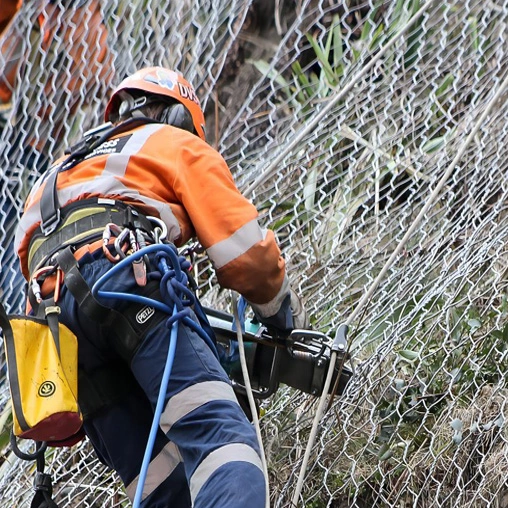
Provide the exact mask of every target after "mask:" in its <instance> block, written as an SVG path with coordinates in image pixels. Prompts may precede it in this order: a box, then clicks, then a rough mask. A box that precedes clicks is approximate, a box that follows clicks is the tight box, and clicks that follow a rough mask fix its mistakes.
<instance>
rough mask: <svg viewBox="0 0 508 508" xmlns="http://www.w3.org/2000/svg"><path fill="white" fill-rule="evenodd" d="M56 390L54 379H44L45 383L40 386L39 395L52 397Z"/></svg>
mask: <svg viewBox="0 0 508 508" xmlns="http://www.w3.org/2000/svg"><path fill="white" fill-rule="evenodd" d="M55 392H56V386H55V383H53V381H44V383H42V384H41V386H39V392H38V393H39V396H40V397H51V395H53V394H54V393H55Z"/></svg>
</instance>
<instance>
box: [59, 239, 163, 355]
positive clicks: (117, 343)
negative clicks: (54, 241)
mask: <svg viewBox="0 0 508 508" xmlns="http://www.w3.org/2000/svg"><path fill="white" fill-rule="evenodd" d="M56 262H57V264H58V266H59V267H60V269H61V270H62V271H63V273H64V283H65V285H66V287H67V289H68V290H69V291H70V292H71V294H72V296H73V297H74V299H75V300H76V301H77V303H78V305H79V309H80V311H82V312H83V313H84V314H85V315H86V316H87V317H88V318H90V319H92V320H94V321H96V322H98V323H99V324H100V325H101V326H102V327H103V328H107V330H108V332H110V333H109V334H108V335H109V336H108V340H110V341H111V346H112V347H113V348H114V350H115V351H116V352H117V353H118V354H119V355H120V356H121V357H122V358H123V359H124V360H125V361H126V362H128V363H130V361H131V359H132V356H133V355H134V353H135V351H136V349H137V348H138V346H139V344H140V343H141V340H142V339H143V337H144V335H145V334H146V333H147V331H148V330H150V329H151V328H152V327H154V326H157V324H159V323H160V322H161V321H163V320H165V319H167V316H166V315H165V314H164V313H163V312H160V311H157V310H154V312H153V315H152V317H151V318H150V319H149V320H146V321H145V320H139V321H138V320H137V319H136V316H138V314H139V313H140V312H142V311H143V309H144V307H146V305H144V304H140V303H136V302H131V303H129V304H128V306H127V308H126V309H125V310H123V311H122V312H118V311H117V310H115V309H112V308H110V307H106V306H104V305H102V304H101V303H99V302H98V301H97V300H96V299H95V298H94V296H93V295H92V291H91V289H90V287H89V286H88V284H87V282H86V281H85V279H84V278H83V276H82V275H81V273H80V271H79V265H78V262H77V261H76V259H75V258H74V256H73V254H72V250H71V248H70V247H67V248H65V249H63V250H62V251H60V252H59V253H58V254H57V256H56ZM140 290H142V291H143V294H144V295H145V296H148V297H151V298H154V299H160V290H159V283H158V282H157V281H152V282H150V283H148V284H147V285H146V286H145V287H144V288H142V289H140Z"/></svg>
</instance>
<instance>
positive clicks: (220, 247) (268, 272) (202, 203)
mask: <svg viewBox="0 0 508 508" xmlns="http://www.w3.org/2000/svg"><path fill="white" fill-rule="evenodd" d="M194 138H195V139H193V142H192V143H186V144H185V146H183V147H182V149H181V150H180V155H179V158H180V160H179V161H178V167H180V168H182V169H181V170H180V171H179V172H178V174H177V176H176V178H175V181H174V182H173V188H174V190H175V193H176V195H177V198H178V199H179V200H180V201H181V203H182V204H183V206H184V207H185V209H186V211H187V213H188V215H189V218H190V221H191V222H192V224H193V226H194V229H195V232H196V236H197V238H198V240H199V241H200V243H201V244H202V245H203V247H204V248H205V249H206V250H207V253H208V256H209V258H210V260H211V262H212V263H213V265H214V267H215V270H216V273H217V278H218V281H219V283H220V285H221V286H223V287H225V288H229V289H233V290H235V291H238V292H239V293H240V294H242V295H243V296H244V297H245V298H246V299H247V300H248V301H249V302H250V303H251V304H252V305H253V307H254V308H255V310H256V311H257V313H258V314H259V315H262V316H271V315H273V314H275V313H277V311H278V310H279V308H280V306H281V304H282V302H283V301H284V299H285V298H286V296H287V295H288V293H289V284H288V281H287V276H286V268H285V262H284V259H283V258H282V256H281V253H280V249H279V247H278V245H277V242H276V240H275V235H274V234H273V232H272V231H269V230H266V229H263V228H261V227H260V225H259V223H258V212H257V210H256V208H255V207H254V206H253V205H252V203H250V202H249V201H248V200H247V199H246V198H245V197H244V196H243V195H242V194H241V193H240V191H239V190H238V189H237V187H236V185H235V183H234V181H233V177H232V175H231V172H230V171H229V168H228V166H227V164H226V162H225V161H224V159H223V158H222V157H221V155H220V154H219V153H218V152H217V151H215V150H214V149H212V148H211V147H210V146H208V145H207V144H206V143H205V142H203V141H202V140H200V139H199V138H197V137H196V136H194Z"/></svg>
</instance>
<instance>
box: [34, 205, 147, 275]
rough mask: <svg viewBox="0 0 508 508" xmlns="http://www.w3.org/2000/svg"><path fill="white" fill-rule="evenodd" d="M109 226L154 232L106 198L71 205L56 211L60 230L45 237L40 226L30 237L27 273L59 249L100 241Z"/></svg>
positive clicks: (138, 216)
mask: <svg viewBox="0 0 508 508" xmlns="http://www.w3.org/2000/svg"><path fill="white" fill-rule="evenodd" d="M87 209H88V210H90V213H87V212H86V210H87ZM92 211H93V212H94V213H91V212H92ZM110 223H113V224H116V225H118V226H123V227H129V228H132V229H140V230H142V231H144V232H145V233H148V234H149V233H152V232H153V229H154V225H153V223H152V222H150V220H149V219H147V218H146V217H145V216H144V215H143V214H141V213H139V212H138V211H137V210H135V209H134V208H132V207H131V206H129V205H127V204H126V203H124V202H122V201H115V200H113V199H106V198H89V199H83V200H78V201H74V202H73V203H70V204H68V205H66V206H64V207H63V208H62V209H61V210H60V226H59V227H58V228H57V229H56V230H55V231H54V232H53V233H51V235H49V236H46V235H45V234H44V233H43V231H42V229H41V227H40V226H39V227H38V228H37V229H36V230H35V232H34V233H33V235H32V237H31V238H30V245H29V247H28V272H29V273H30V274H32V273H34V272H35V270H37V268H39V267H41V266H45V264H47V262H48V261H49V260H50V259H51V258H52V256H53V255H54V254H56V253H57V252H58V251H59V250H61V249H62V248H63V247H66V246H69V245H71V246H72V247H73V248H75V249H78V248H79V247H81V246H82V245H86V244H89V243H92V242H94V241H96V240H98V239H100V238H101V237H102V233H103V231H104V228H105V226H106V225H108V224H110Z"/></svg>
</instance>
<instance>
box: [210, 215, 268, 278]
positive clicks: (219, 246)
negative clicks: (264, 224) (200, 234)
mask: <svg viewBox="0 0 508 508" xmlns="http://www.w3.org/2000/svg"><path fill="white" fill-rule="evenodd" d="M266 234H267V230H266V229H262V228H261V227H260V226H259V223H258V221H257V219H253V220H251V221H250V222H247V224H244V225H243V226H242V227H241V228H240V229H238V230H236V231H235V232H234V233H233V234H232V235H231V236H230V237H229V238H226V239H224V240H221V241H220V242H217V243H216V244H214V245H212V246H211V247H208V249H206V252H207V253H208V256H209V257H210V259H211V260H212V262H213V264H214V266H215V268H217V269H219V268H221V267H223V266H225V265H227V264H228V263H229V262H231V261H233V260H234V259H236V258H238V257H240V256H241V255H242V254H245V253H246V252H247V251H248V250H249V249H250V248H251V247H254V245H256V243H258V242H261V241H263V240H264V239H265V238H266Z"/></svg>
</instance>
